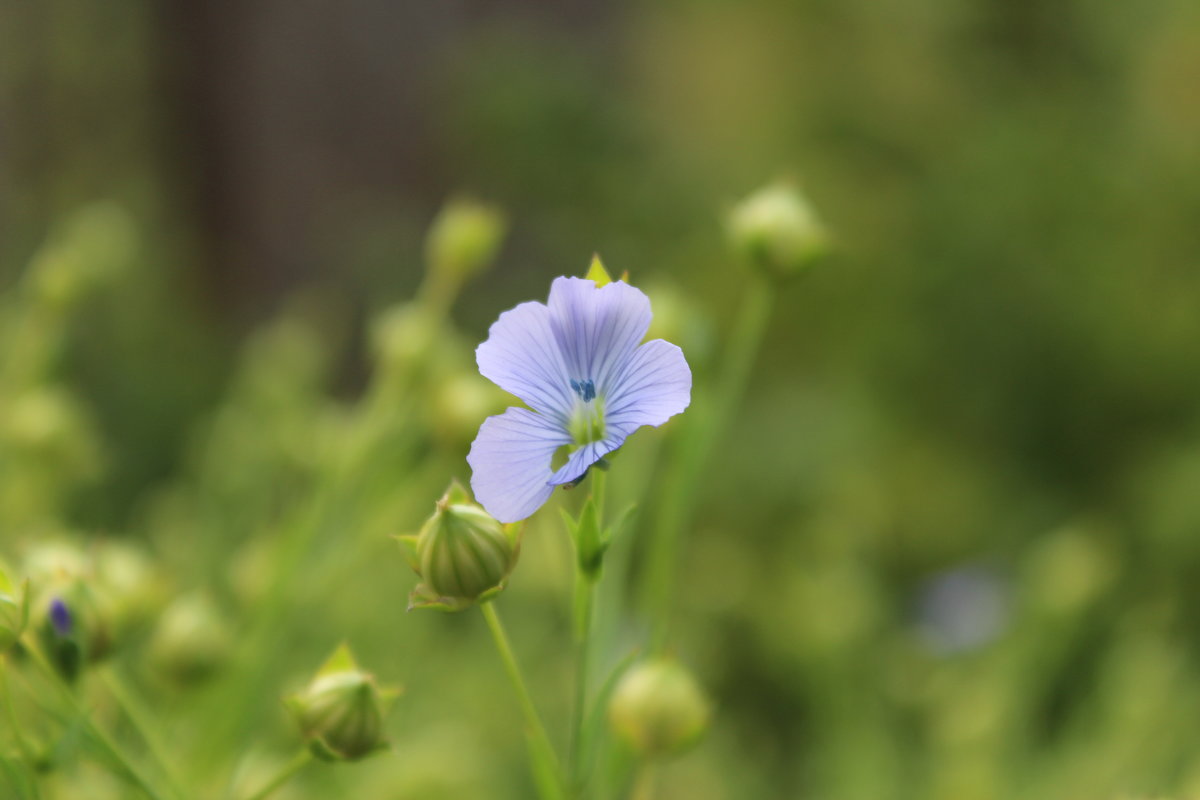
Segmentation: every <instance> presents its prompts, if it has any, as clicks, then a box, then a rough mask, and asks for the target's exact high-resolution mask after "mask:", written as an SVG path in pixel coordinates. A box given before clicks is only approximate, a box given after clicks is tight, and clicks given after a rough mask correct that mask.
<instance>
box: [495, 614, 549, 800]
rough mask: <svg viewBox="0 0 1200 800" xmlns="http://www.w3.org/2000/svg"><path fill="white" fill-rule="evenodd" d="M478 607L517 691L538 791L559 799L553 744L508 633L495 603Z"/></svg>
mask: <svg viewBox="0 0 1200 800" xmlns="http://www.w3.org/2000/svg"><path fill="white" fill-rule="evenodd" d="M479 610H480V611H481V612H483V618H484V619H485V620H487V625H488V629H489V630H490V631H491V632H492V640H493V641H494V642H495V643H496V651H497V652H498V653H499V654H500V660H501V661H502V662H504V671H505V672H506V673H508V679H509V681H510V682H511V683H512V686H513V689H514V690H515V691H516V693H517V702H518V703H519V704H520V706H521V713H522V714H523V715H524V717H525V735H526V739H527V742H528V744H529V758H530V761H531V763H532V765H533V771H534V779H535V783H536V784H537V787H538V793H539V794H540V795H541V797H542V798H543V800H563V798H564V797H565V796H566V795H565V793H564V791H563V783H562V773H561V771H560V769H559V766H558V759H557V757H556V756H555V755H554V745H552V744H551V743H550V737H549V736H548V735H547V734H546V726H545V725H543V724H542V718H541V716H539V715H538V711H537V706H535V705H534V704H533V696H532V695H530V693H529V687H528V686H526V685H525V678H524V677H523V676H522V675H521V667H520V665H519V664H518V663H517V657H516V656H515V655H514V654H513V649H512V645H510V644H509V642H508V635H507V634H506V633H505V632H504V625H503V624H502V623H501V622H500V615H499V614H497V613H496V604H495V603H494V602H489V603H484V604H483V605H481V606H480V607H479Z"/></svg>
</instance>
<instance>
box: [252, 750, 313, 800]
mask: <svg viewBox="0 0 1200 800" xmlns="http://www.w3.org/2000/svg"><path fill="white" fill-rule="evenodd" d="M312 760H313V755H312V753H311V752H309V750H308V748H305V749H303V750H301V751H300V752H299V753H297V754H296V755H295V757H294V758H292V760H291V761H289V762H288V763H286V764H284V765H283V767H282V768H281V769H280V770H279V772H278V773H276V775H275V777H274V778H272V779H271V780H270V781H269V782H268V783H267V784H266V785H265V786H263V787H262V788H261V789H259V790H258V791H257V792H255V793H254V794H252V795H250V797H248V798H246V800H265V798H267V797H268V796H270V795H271V793H273V792H274V791H275V790H276V789H278V788H279V787H280V786H283V785H284V784H285V783H287V782H288V781H290V780H291V779H292V778H293V777H295V775H296V773H298V772H299V771H300V770H302V769H304V768H305V767H307V766H308V765H309V763H310V762H311V761H312Z"/></svg>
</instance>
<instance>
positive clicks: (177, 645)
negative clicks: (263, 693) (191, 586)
mask: <svg viewBox="0 0 1200 800" xmlns="http://www.w3.org/2000/svg"><path fill="white" fill-rule="evenodd" d="M232 644H233V643H232V639H231V636H230V633H229V629H228V627H227V626H226V623H225V620H224V618H223V617H222V616H221V614H220V612H218V611H217V608H216V607H215V606H214V605H213V603H212V601H211V600H209V599H208V597H206V596H205V595H201V594H192V595H186V596H184V597H181V598H179V599H178V600H175V601H174V602H173V603H171V605H170V606H168V607H167V610H166V611H165V612H163V615H162V618H161V619H160V620H159V623H158V627H157V629H156V630H155V632H154V638H153V639H151V641H150V650H149V658H150V663H151V664H152V665H153V667H154V669H155V670H156V671H157V672H158V673H159V674H161V675H163V676H165V677H167V678H168V679H170V680H171V681H173V682H174V683H176V684H179V685H188V684H192V683H198V682H200V681H203V680H205V679H206V678H208V677H210V676H211V675H213V673H215V672H216V671H217V670H219V669H220V668H221V666H223V665H224V663H225V661H226V659H227V658H228V657H229V651H230V648H231V647H232Z"/></svg>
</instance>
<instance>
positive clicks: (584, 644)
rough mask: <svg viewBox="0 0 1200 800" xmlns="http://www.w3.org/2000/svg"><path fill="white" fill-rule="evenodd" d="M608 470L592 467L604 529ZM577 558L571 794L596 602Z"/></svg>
mask: <svg viewBox="0 0 1200 800" xmlns="http://www.w3.org/2000/svg"><path fill="white" fill-rule="evenodd" d="M607 482H608V473H607V472H606V471H604V470H602V469H594V470H592V483H591V492H592V495H591V499H592V503H593V504H594V505H595V507H596V522H597V527H598V528H599V529H600V531H601V532H603V531H604V489H605V485H606V483H607ZM598 577H599V576H598V575H589V574H587V573H585V572H584V571H583V569H582V568H581V567H580V564H579V560H578V559H576V562H575V619H576V620H577V621H578V624H577V625H576V626H575V700H574V704H573V706H572V718H571V743H570V748H569V750H568V751H567V752H568V761H567V781H568V786H569V788H570V790H571V792H572V794H574V795H576V796H578V795H580V794H581V793H582V789H583V783H584V781H585V776H584V759H585V756H586V753H584V741H585V738H584V735H583V733H584V731H583V728H584V725H586V724H587V712H588V702H587V696H588V672H589V668H590V666H591V663H590V662H591V657H592V655H591V653H592V618H593V616H594V609H595V604H596V579H597V578H598Z"/></svg>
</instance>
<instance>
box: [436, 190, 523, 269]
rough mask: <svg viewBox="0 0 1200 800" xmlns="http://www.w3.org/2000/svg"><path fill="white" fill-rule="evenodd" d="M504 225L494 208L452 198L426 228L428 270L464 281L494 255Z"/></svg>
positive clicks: (502, 236) (500, 239)
mask: <svg viewBox="0 0 1200 800" xmlns="http://www.w3.org/2000/svg"><path fill="white" fill-rule="evenodd" d="M506 227H507V225H506V224H505V221H504V216H503V215H502V214H501V213H500V212H499V211H498V210H496V209H495V208H493V207H491V206H487V205H484V204H482V203H477V202H475V201H472V200H452V201H451V202H449V203H447V204H446V205H445V207H443V208H442V210H441V211H440V212H438V215H437V217H436V218H434V220H433V224H432V225H431V226H430V228H429V235H428V237H427V238H426V240H425V253H426V256H427V257H428V259H429V267H430V269H433V270H437V271H441V272H444V273H446V274H448V275H449V276H451V277H453V278H454V279H456V280H463V279H465V278H469V277H471V276H472V275H474V274H475V273H476V272H479V271H480V270H482V269H483V268H485V267H486V266H487V265H488V264H489V263H491V261H492V259H494V258H495V257H496V251H497V250H499V249H500V243H501V241H503V239H504V233H505V228H506Z"/></svg>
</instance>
